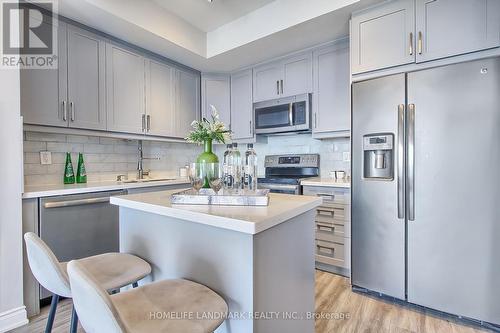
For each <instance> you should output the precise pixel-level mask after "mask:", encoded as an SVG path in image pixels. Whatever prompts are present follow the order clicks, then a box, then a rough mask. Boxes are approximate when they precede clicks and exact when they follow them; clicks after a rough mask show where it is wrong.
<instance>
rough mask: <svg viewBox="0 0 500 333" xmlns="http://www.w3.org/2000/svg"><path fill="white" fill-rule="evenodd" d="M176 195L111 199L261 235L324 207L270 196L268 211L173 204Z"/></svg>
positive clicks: (298, 198) (301, 198)
mask: <svg viewBox="0 0 500 333" xmlns="http://www.w3.org/2000/svg"><path fill="white" fill-rule="evenodd" d="M175 192H177V191H176V190H173V191H161V192H150V193H140V194H131V195H124V196H117V197H111V203H112V204H114V205H118V206H121V207H126V208H131V209H135V210H139V211H143V212H147V213H153V214H158V215H163V216H167V217H173V218H177V219H181V220H187V221H191V222H195V223H201V224H205V225H210V226H214V227H218V228H223V229H229V230H234V231H239V232H243V233H247V234H257V233H259V232H261V231H264V230H266V229H269V228H271V227H273V226H275V225H278V224H280V223H282V222H285V221H287V220H289V219H291V218H294V217H296V216H298V215H300V214H302V213H305V212H307V211H309V210H312V209H315V208H316V207H317V206H319V205H321V203H322V199H321V198H318V197H312V196H301V195H287V194H277V193H270V194H269V196H270V198H269V205H268V206H267V207H262V206H261V207H252V206H210V205H179V204H171V203H170V196H171V194H172V193H175Z"/></svg>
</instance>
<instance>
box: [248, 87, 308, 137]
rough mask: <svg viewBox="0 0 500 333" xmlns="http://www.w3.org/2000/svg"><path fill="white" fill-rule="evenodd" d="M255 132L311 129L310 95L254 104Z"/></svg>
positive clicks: (267, 132) (269, 132) (268, 132)
mask: <svg viewBox="0 0 500 333" xmlns="http://www.w3.org/2000/svg"><path fill="white" fill-rule="evenodd" d="M254 115H255V133H257V134H273V133H282V132H298V131H310V130H311V122H310V121H311V95H310V94H302V95H296V96H291V97H286V98H280V99H275V100H271V101H265V102H259V103H255V104H254Z"/></svg>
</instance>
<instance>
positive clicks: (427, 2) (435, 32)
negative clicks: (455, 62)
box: [416, 0, 500, 62]
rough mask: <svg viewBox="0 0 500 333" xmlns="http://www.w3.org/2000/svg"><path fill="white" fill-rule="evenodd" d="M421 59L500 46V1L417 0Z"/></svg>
mask: <svg viewBox="0 0 500 333" xmlns="http://www.w3.org/2000/svg"><path fill="white" fill-rule="evenodd" d="M416 8H417V10H416V27H417V29H416V38H417V62H423V61H429V60H434V59H439V58H444V57H449V56H454V55H458V54H463V53H469V52H474V51H479V50H483V49H487V48H493V47H498V46H500V1H498V0H417V5H416Z"/></svg>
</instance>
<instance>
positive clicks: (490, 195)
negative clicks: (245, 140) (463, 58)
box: [352, 57, 500, 324]
mask: <svg viewBox="0 0 500 333" xmlns="http://www.w3.org/2000/svg"><path fill="white" fill-rule="evenodd" d="M352 98H353V107H352V155H353V156H352V284H353V285H354V286H357V287H361V288H364V289H367V290H371V291H374V292H377V293H381V294H385V295H388V296H392V297H395V298H398V299H402V300H406V301H408V302H411V303H415V304H419V305H422V306H425V307H429V308H432V309H436V310H439V311H443V312H446V313H450V314H454V315H459V316H464V317H468V318H473V319H477V320H481V321H485V322H489V323H494V324H500V58H498V57H497V58H490V59H485V60H478V61H472V62H468V63H460V64H454V65H448V66H443V67H438V68H432V69H427V70H421V71H416V72H410V73H406V74H398V75H392V76H387V77H383V78H377V79H372V80H367V81H363V82H358V83H355V84H353V91H352Z"/></svg>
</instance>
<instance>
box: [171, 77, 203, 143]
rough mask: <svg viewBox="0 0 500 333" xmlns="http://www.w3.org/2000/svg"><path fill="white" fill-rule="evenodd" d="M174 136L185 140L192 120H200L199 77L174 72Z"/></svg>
mask: <svg viewBox="0 0 500 333" xmlns="http://www.w3.org/2000/svg"><path fill="white" fill-rule="evenodd" d="M176 78H177V79H176V112H175V117H176V119H175V125H176V127H175V136H176V137H179V138H185V137H186V136H187V134H188V133H189V131H190V130H191V123H192V122H193V120H198V119H200V75H199V74H196V73H194V72H190V71H187V70H176Z"/></svg>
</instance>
